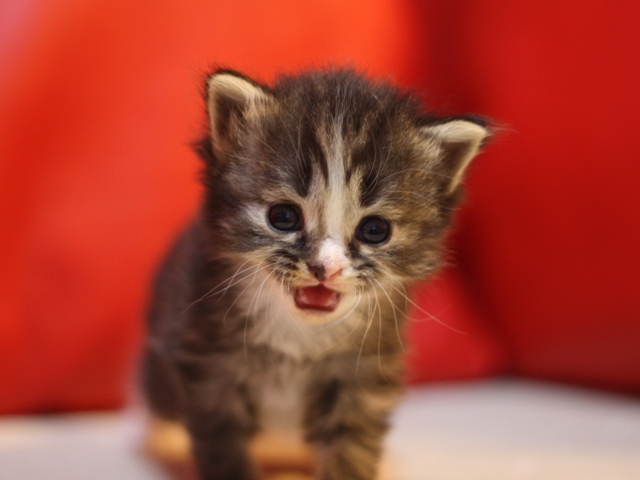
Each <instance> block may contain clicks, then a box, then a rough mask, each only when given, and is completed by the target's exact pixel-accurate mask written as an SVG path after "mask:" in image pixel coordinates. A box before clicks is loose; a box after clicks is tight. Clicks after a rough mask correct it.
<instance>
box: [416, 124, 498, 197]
mask: <svg viewBox="0 0 640 480" xmlns="http://www.w3.org/2000/svg"><path fill="white" fill-rule="evenodd" d="M482 123H484V122H482ZM422 131H423V133H424V134H425V135H427V136H428V138H429V142H430V143H431V144H433V142H435V144H436V146H437V147H438V148H439V150H440V155H441V157H442V159H441V161H442V163H443V166H444V168H445V169H446V171H447V175H448V176H449V177H450V181H449V185H448V187H447V189H446V193H447V194H448V195H450V194H452V193H454V192H455V191H456V189H457V188H458V187H459V186H460V184H461V183H462V180H463V179H464V174H465V172H466V170H467V167H468V166H469V164H470V163H471V160H473V157H475V156H476V155H477V154H478V152H479V151H480V148H481V147H482V145H483V143H484V141H485V140H486V139H487V138H488V137H489V135H490V131H489V129H488V128H487V127H486V126H484V125H483V124H480V123H476V122H474V121H470V120H466V119H454V120H449V121H448V122H445V123H438V124H435V125H428V126H425V127H423V129H422Z"/></svg>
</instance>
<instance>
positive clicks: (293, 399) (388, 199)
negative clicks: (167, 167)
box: [144, 70, 488, 480]
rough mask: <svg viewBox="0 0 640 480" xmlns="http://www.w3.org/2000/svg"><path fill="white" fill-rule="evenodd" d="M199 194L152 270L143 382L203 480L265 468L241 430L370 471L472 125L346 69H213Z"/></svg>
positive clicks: (335, 470) (337, 465) (347, 470)
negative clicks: (426, 109) (247, 72)
mask: <svg viewBox="0 0 640 480" xmlns="http://www.w3.org/2000/svg"><path fill="white" fill-rule="evenodd" d="M207 107H208V114H209V125H210V128H209V131H208V134H207V136H206V138H205V139H204V140H203V141H202V142H201V143H200V144H199V146H198V152H199V154H200V155H201V156H202V158H203V160H204V167H205V168H204V176H203V178H204V187H205V197H204V202H203V206H202V208H201V210H200V212H199V214H198V215H197V217H196V219H195V220H194V221H193V223H192V224H191V226H189V228H187V230H186V231H185V232H184V233H183V234H182V236H181V237H180V239H179V240H178V242H177V243H176V245H175V247H174V248H173V250H172V251H171V253H170V255H169V256H168V258H167V260H166V262H165V264H164V266H163V267H162V269H161V271H160V273H159V275H158V278H157V281H156V284H155V289H154V294H153V300H152V304H151V309H150V315H149V337H148V342H147V347H146V353H145V361H144V389H145V391H146V397H147V400H148V404H149V407H150V409H151V411H152V412H153V413H154V414H155V415H156V416H159V417H161V418H164V419H174V420H178V421H180V422H182V423H183V424H184V425H185V426H186V428H187V430H188V432H189V435H190V439H191V444H192V450H193V454H194V458H195V462H196V465H197V468H198V471H199V472H200V475H201V477H202V478H203V479H205V480H223V479H224V480H227V479H228V480H245V479H246V480H248V479H254V478H257V473H256V468H255V467H254V463H253V462H252V460H251V459H250V456H249V454H248V449H247V444H248V440H249V439H250V438H251V437H252V436H253V435H254V434H255V433H256V432H258V431H260V430H264V429H266V430H277V429H284V428H293V429H297V431H300V432H302V435H303V436H302V437H301V438H303V440H304V441H305V442H306V443H307V444H309V445H311V446H312V447H313V449H314V451H315V454H316V464H317V472H316V476H317V478H319V479H323V480H338V479H345V480H346V479H348V480H358V479H363V480H364V479H366V480H371V479H373V478H374V477H375V476H376V471H377V464H378V459H379V457H380V455H381V449H382V443H383V437H384V435H385V432H386V431H387V429H388V418H389V415H390V413H391V412H392V410H393V408H394V406H395V405H396V402H397V401H398V400H399V397H400V394H401V390H402V388H401V382H400V377H401V374H402V371H403V367H402V361H401V353H402V335H403V334H402V332H403V324H404V323H405V313H406V309H407V308H406V307H407V299H406V297H405V295H406V287H407V285H409V284H410V283H411V282H413V281H415V280H418V279H420V278H423V277H424V276H425V275H429V274H431V273H432V272H433V271H434V270H435V269H436V268H437V267H438V263H439V255H440V249H441V244H442V237H443V233H444V230H445V229H446V227H447V226H448V224H449V222H450V217H451V214H452V211H453V207H454V206H455V204H456V200H457V199H458V197H459V193H460V188H461V182H462V179H463V174H464V172H465V170H466V168H467V166H468V165H469V162H470V161H471V159H472V158H473V157H474V156H475V155H476V154H477V153H478V150H479V148H480V147H481V145H482V144H483V141H484V140H485V138H486V137H487V136H488V129H487V127H486V125H485V124H484V122H483V121H482V120H479V119H478V118H475V117H457V118H437V117H435V116H431V115H425V114H423V113H422V112H421V111H420V109H419V105H418V102H417V100H416V99H415V98H414V97H412V96H411V95H409V94H407V93H404V92H402V91H400V90H398V89H396V88H394V87H392V86H390V85H387V84H383V83H374V82H371V81H369V80H366V79H365V78H363V77H362V76H359V75H358V74H356V73H354V72H352V71H349V70H328V71H308V72H305V73H302V74H300V75H296V76H282V77H280V78H279V79H278V80H277V81H276V82H275V84H274V85H273V86H272V87H269V86H266V85H262V84H259V83H257V82H255V81H253V80H251V79H249V78H247V77H245V76H243V75H241V74H239V73H237V72H233V71H229V70H219V71H217V72H215V73H214V74H212V75H211V76H210V77H209V79H208V83H207Z"/></svg>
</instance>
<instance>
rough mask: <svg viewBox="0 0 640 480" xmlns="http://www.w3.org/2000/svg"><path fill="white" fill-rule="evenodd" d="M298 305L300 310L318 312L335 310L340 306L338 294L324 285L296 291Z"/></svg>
mask: <svg viewBox="0 0 640 480" xmlns="http://www.w3.org/2000/svg"><path fill="white" fill-rule="evenodd" d="M295 299H296V303H297V304H298V306H299V307H300V308H315V309H316V310H333V309H334V308H336V305H337V304H338V293H337V292H334V291H333V290H330V289H328V288H326V287H324V286H323V285H317V286H315V287H304V288H299V289H298V290H296V294H295Z"/></svg>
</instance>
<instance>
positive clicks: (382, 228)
mask: <svg viewBox="0 0 640 480" xmlns="http://www.w3.org/2000/svg"><path fill="white" fill-rule="evenodd" d="M390 233H391V227H390V226H389V222H387V221H386V220H384V219H383V218H380V217H366V218H363V219H362V221H361V222H360V225H358V229H357V230H356V238H357V239H358V240H360V241H362V242H366V243H373V244H380V243H382V242H384V241H385V240H387V239H388V238H389V234H390Z"/></svg>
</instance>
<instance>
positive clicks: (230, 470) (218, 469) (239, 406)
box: [181, 364, 258, 480]
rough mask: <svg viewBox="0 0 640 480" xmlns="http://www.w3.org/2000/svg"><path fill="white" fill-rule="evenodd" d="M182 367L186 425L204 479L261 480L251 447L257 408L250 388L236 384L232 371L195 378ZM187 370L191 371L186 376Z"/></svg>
mask: <svg viewBox="0 0 640 480" xmlns="http://www.w3.org/2000/svg"><path fill="white" fill-rule="evenodd" d="M181 367H182V368H181V372H182V373H183V379H184V381H185V391H186V404H187V406H186V411H187V421H186V425H187V430H188V431H189V434H190V437H191V443H192V452H193V456H194V460H195V463H196V467H197V469H198V471H199V472H200V475H201V477H202V480H255V479H257V478H258V475H257V472H256V468H255V466H254V463H253V461H252V460H251V456H250V454H249V448H248V444H249V438H250V437H251V436H252V435H253V433H254V432H255V430H256V418H255V407H254V402H253V401H252V399H251V398H250V396H249V393H248V389H247V387H246V386H245V385H242V384H238V383H236V382H235V381H234V380H233V375H229V374H228V372H222V371H217V372H215V374H211V372H209V373H208V374H207V375H205V376H201V375H200V374H196V375H193V369H192V368H190V369H187V368H185V365H184V364H183V365H181ZM192 367H193V365H192ZM187 370H191V371H190V372H189V373H188V374H185V372H186V371H187ZM205 378H206V379H207V380H204V379H205ZM210 379H215V381H214V380H210Z"/></svg>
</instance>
